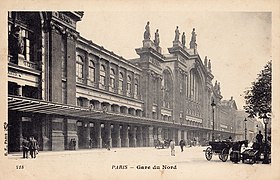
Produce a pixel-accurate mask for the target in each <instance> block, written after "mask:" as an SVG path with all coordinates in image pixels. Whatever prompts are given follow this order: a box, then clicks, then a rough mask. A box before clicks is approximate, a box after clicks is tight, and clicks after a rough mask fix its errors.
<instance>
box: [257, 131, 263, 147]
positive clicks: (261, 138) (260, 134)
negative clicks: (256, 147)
mask: <svg viewBox="0 0 280 180" xmlns="http://www.w3.org/2000/svg"><path fill="white" fill-rule="evenodd" d="M256 139H257V143H259V144H260V145H261V144H262V140H263V135H262V131H259V134H257V136H256Z"/></svg>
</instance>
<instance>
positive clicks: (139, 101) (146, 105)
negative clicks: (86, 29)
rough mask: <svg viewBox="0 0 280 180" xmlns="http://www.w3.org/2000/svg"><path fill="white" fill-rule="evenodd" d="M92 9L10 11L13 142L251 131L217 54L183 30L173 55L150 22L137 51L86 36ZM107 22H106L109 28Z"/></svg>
mask: <svg viewBox="0 0 280 180" xmlns="http://www.w3.org/2000/svg"><path fill="white" fill-rule="evenodd" d="M82 17H83V12H9V16H8V27H9V54H8V111H9V112H8V124H9V134H8V140H9V143H8V147H9V151H10V152H11V151H20V150H21V142H22V139H23V137H29V136H34V137H35V139H37V140H38V142H39V144H40V149H41V150H68V149H73V144H75V143H73V141H75V142H76V148H78V149H84V148H92V147H93V148H103V147H107V146H108V145H110V146H111V147H143V146H144V147H152V146H154V141H155V140H156V139H173V140H175V142H176V144H178V142H179V141H180V140H181V139H185V140H188V141H191V140H194V139H195V140H196V141H197V142H202V141H206V140H211V135H212V128H213V114H212V107H211V102H212V101H213V100H214V102H215V104H216V107H215V109H214V129H215V132H214V135H215V139H225V138H228V137H229V136H231V137H232V138H236V139H240V138H241V139H242V136H241V135H242V133H241V132H239V130H240V129H241V128H239V126H238V125H240V123H241V122H239V121H236V119H238V118H236V116H237V115H238V114H237V115H236V111H237V107H236V104H235V101H234V99H233V98H231V99H230V100H223V99H222V98H223V97H222V95H221V91H220V84H219V83H218V82H215V84H214V85H213V84H212V80H213V78H214V75H213V74H212V71H211V62H210V60H209V59H207V57H205V58H204V59H203V60H202V59H201V58H200V56H199V54H198V51H197V43H196V33H195V29H193V31H192V38H191V41H190V43H189V46H188V45H186V42H185V39H184V38H183V37H182V39H181V40H180V38H179V34H178V31H179V30H178V31H176V32H177V33H176V34H175V39H174V41H173V46H172V47H170V48H168V52H169V53H168V54H162V50H161V47H160V45H159V41H158V39H157V38H158V37H157V38H156V39H155V41H153V40H151V37H150V32H149V25H148V24H147V26H146V32H145V36H144V40H143V46H142V47H140V48H137V49H136V53H137V54H138V55H139V57H138V58H135V59H131V60H128V59H124V58H123V57H122V56H119V55H116V54H115V53H114V52H112V51H109V50H107V49H105V48H104V47H102V46H100V45H97V44H95V43H94V42H92V41H91V40H87V39H85V38H83V37H81V36H80V35H79V32H77V31H76V23H77V22H78V21H81V20H82ZM104 28H105V27H104Z"/></svg>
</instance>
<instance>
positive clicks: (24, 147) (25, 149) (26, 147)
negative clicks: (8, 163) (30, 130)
mask: <svg viewBox="0 0 280 180" xmlns="http://www.w3.org/2000/svg"><path fill="white" fill-rule="evenodd" d="M28 151H29V141H28V140H27V139H26V137H24V138H23V140H22V152H23V158H26V159H28Z"/></svg>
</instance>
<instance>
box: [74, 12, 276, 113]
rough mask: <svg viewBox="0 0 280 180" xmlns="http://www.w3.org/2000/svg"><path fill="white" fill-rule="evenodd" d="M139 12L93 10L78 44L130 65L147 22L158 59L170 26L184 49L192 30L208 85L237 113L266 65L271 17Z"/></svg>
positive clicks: (81, 29) (84, 20) (267, 14)
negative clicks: (207, 69)
mask: <svg viewBox="0 0 280 180" xmlns="http://www.w3.org/2000/svg"><path fill="white" fill-rule="evenodd" d="M144 9H145V8H139V9H133V10H125V11H122V10H114V9H112V8H111V9H106V8H93V9H92V10H91V11H85V12H84V16H83V18H82V21H81V22H78V24H77V30H78V31H79V32H80V35H81V36H83V37H84V38H87V39H89V40H92V41H93V42H94V43H96V44H98V45H101V46H103V47H104V48H106V49H108V50H109V51H113V52H114V53H116V54H118V55H120V56H123V57H124V58H126V59H132V58H138V57H139V56H138V55H137V54H136V52H135V48H139V47H142V40H143V33H144V30H145V25H146V23H147V21H150V29H151V35H152V37H151V39H152V40H153V39H154V32H155V31H156V29H159V34H160V46H161V47H162V50H163V54H166V53H168V50H167V48H169V47H171V46H172V41H173V40H174V36H175V33H174V31H175V28H176V26H179V30H180V33H181V34H182V32H185V34H186V42H187V43H186V45H188V44H189V41H190V37H191V32H192V29H193V28H195V29H196V33H197V44H198V47H197V49H198V53H199V55H200V57H201V59H202V60H203V59H204V57H205V56H207V57H208V59H211V63H212V73H213V75H214V79H213V83H214V82H215V81H216V80H217V81H218V82H220V84H221V93H222V96H223V99H226V100H228V99H230V97H231V96H233V98H234V100H235V101H236V103H237V107H238V109H243V106H244V105H245V101H244V90H246V89H249V88H250V87H251V83H252V82H253V81H255V80H256V77H257V74H258V73H259V72H260V71H261V70H262V69H263V67H264V66H265V64H266V63H267V62H268V61H269V60H271V59H272V56H271V54H272V50H271V49H272V48H271V42H272V37H271V24H272V23H271V13H270V12H248V11H247V12H229V11H227V12H222V11H203V12H202V11H187V10H185V9H184V10H183V9H182V10H181V9H180V8H179V10H178V9H177V10H176V11H170V10H166V9H165V10H158V11H155V8H148V9H145V10H144ZM170 9H172V8H170Z"/></svg>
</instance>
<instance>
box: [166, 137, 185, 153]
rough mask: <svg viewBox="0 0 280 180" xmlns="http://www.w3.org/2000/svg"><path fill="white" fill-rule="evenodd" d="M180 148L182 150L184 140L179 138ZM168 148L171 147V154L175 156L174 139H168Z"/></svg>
mask: <svg viewBox="0 0 280 180" xmlns="http://www.w3.org/2000/svg"><path fill="white" fill-rule="evenodd" d="M179 145H180V148H181V152H183V151H184V146H186V142H185V141H184V140H183V139H181V141H180V142H179ZM170 148H171V156H175V141H173V140H171V141H170Z"/></svg>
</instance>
